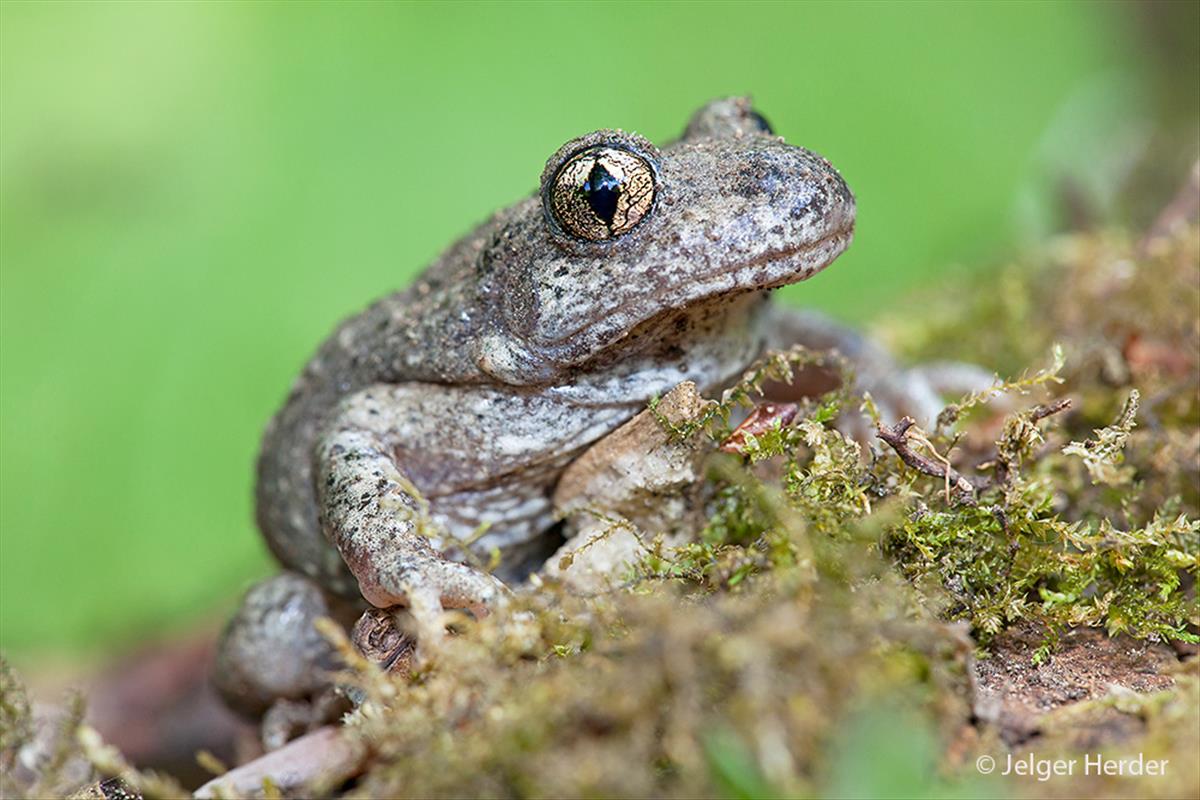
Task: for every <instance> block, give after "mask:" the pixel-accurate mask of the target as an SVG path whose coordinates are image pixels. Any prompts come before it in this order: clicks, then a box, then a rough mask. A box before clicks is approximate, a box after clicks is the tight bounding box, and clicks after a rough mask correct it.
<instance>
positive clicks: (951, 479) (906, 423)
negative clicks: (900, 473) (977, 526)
mask: <svg viewBox="0 0 1200 800" xmlns="http://www.w3.org/2000/svg"><path fill="white" fill-rule="evenodd" d="M915 424H916V420H914V419H913V418H912V417H905V418H904V419H902V420H900V421H899V422H897V423H896V424H895V425H893V426H892V427H890V428H889V427H888V426H886V425H884V424H882V423H880V425H879V430H878V431H877V432H876V435H877V436H878V437H879V438H880V439H883V441H885V442H887V443H888V444H889V445H890V446H891V448H892V449H893V450H895V451H896V455H898V456H900V460H901V461H903V462H904V463H905V464H907V465H908V466H910V467H912V468H913V469H915V470H916V471H917V472H920V473H921V474H923V475H931V476H933V477H935V478H941V479H942V480H944V481H946V492H947V495H949V492H950V490H951V489H954V490H956V491H958V492H959V493H960V494H961V495H963V497H964V498H965V499H966V501H967V502H970V503H973V502H974V501H975V493H976V491H977V488H976V486H975V484H973V483H971V481H970V479H968V478H967V477H966V476H965V475H962V474H961V473H959V472H958V471H957V470H955V469H954V467H952V466H950V462H949V461H947V460H946V459H945V458H943V457H942V456H941V454H939V453H938V452H937V451H936V450H933V449H932V448H933V446H932V445H931V444H930V443H929V441H928V440H927V439H925V438H924V437H923V436H922V437H921V438H920V439H916V438H915V437H914V439H913V440H911V441H910V439H909V433H908V431H909V428H911V427H912V426H913V425H915ZM913 442H916V443H918V444H920V445H922V446H924V447H925V448H927V449H929V450H931V451H932V452H933V454H934V455H935V456H936V457H937V459H938V460H937V461H935V460H933V459H932V458H929V457H927V456H923V455H921V454H920V453H918V452H916V451H915V450H913V449H912V444H913ZM947 499H949V497H947Z"/></svg>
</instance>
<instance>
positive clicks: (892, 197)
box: [0, 2, 1195, 658]
mask: <svg viewBox="0 0 1200 800" xmlns="http://www.w3.org/2000/svg"><path fill="white" fill-rule="evenodd" d="M1179 7H1180V8H1182V9H1183V11H1182V12H1180V11H1179V8H1175V9H1167V11H1164V10H1163V8H1158V7H1143V6H1136V7H1135V6H1132V5H1122V4H1087V3H1063V4H1054V3H1037V4H1032V3H1031V4H1021V3H996V4H986V3H970V4H967V3H963V4H950V3H946V4H939V3H933V4H913V5H906V4H900V3H881V4H872V3H857V4H856V3H845V4H829V5H825V4H819V3H795V4H786V3H767V4H761V5H760V4H752V3H738V4H728V5H726V4H718V3H701V4H684V3H677V4H660V5H653V6H642V5H632V4H619V5H588V4H582V3H580V4H570V5H549V4H547V5H501V4H484V5H466V4H453V5H449V4H448V5H398V4H397V5H388V4H379V3H362V4H340V5H320V4H296V5H285V4H266V3H261V4H246V5H238V4H232V3H226V4H189V3H122V4H104V3H89V4H82V3H81V4H74V3H54V4H23V3H17V2H5V3H3V4H0V178H2V186H0V267H2V285H0V389H2V392H0V424H2V429H0V648H3V649H4V650H6V651H8V652H9V653H11V654H15V655H17V656H18V657H22V658H32V657H35V656H44V655H47V654H51V653H59V654H64V653H67V654H78V653H81V652H95V651H96V650H98V649H100V648H112V647H117V646H122V645H124V644H127V643H128V642H129V641H131V640H133V639H136V638H137V637H139V636H141V635H144V634H145V632H147V631H156V630H162V629H163V628H164V626H182V625H186V624H189V622H190V621H191V620H194V619H195V618H196V617H198V616H201V615H211V614H212V613H213V611H214V609H220V608H221V607H228V606H230V605H231V604H232V603H233V601H234V599H235V598H236V596H237V594H238V592H239V590H240V589H242V588H243V587H245V586H246V585H247V584H248V583H249V582H250V581H251V580H253V579H254V578H256V577H258V576H261V575H264V574H266V573H267V572H268V571H270V570H271V569H272V568H273V567H272V565H271V564H270V562H269V559H268V557H267V555H266V554H265V551H264V549H263V547H262V546H261V545H260V543H259V540H258V538H257V534H256V533H255V530H254V525H253V522H252V509H251V501H250V498H251V481H252V462H253V458H254V454H255V449H256V447H257V442H258V437H259V434H260V431H261V429H262V427H263V425H264V423H265V422H266V420H267V419H268V417H269V416H270V414H271V413H272V411H273V410H274V409H275V407H276V405H277V404H278V403H279V402H280V400H281V399H282V397H283V395H284V393H285V391H286V389H287V387H288V385H289V382H290V381H291V379H292V377H293V376H294V375H295V373H296V372H297V371H298V369H299V368H300V366H301V364H302V363H303V361H304V360H305V358H306V357H307V356H308V355H309V353H310V352H311V351H312V350H313V348H314V347H315V346H316V345H317V343H318V342H319V341H320V339H321V338H322V337H323V336H324V335H325V334H326V333H327V332H328V331H329V329H330V328H331V326H332V325H333V324H334V323H335V322H336V321H337V320H338V319H339V318H341V317H343V316H345V315H347V314H350V313H352V312H354V311H355V310H357V309H359V308H360V307H362V306H363V305H365V304H366V303H367V302H369V301H370V300H372V299H373V298H375V297H376V296H378V295H380V294H382V293H384V292H387V291H388V290H391V289H393V288H396V287H399V286H402V285H404V284H405V283H406V282H407V281H408V280H409V279H410V278H411V277H412V276H413V275H414V274H415V272H416V271H417V270H418V269H420V268H421V267H422V266H423V265H424V264H425V263H426V262H428V261H429V260H430V259H431V258H433V257H434V256H435V255H436V254H437V253H438V252H439V251H440V250H441V249H442V248H444V247H445V246H447V245H448V244H449V243H450V242H451V241H453V240H454V239H455V238H456V237H457V236H459V235H460V234H462V233H464V232H465V231H467V230H468V229H469V228H470V227H471V226H472V225H473V224H475V223H476V222H478V221H479V220H481V219H482V218H483V217H485V216H486V215H487V214H488V213H489V212H491V211H492V210H494V209H496V208H497V207H499V206H502V205H504V204H507V203H509V202H511V201H513V200H515V199H517V198H519V197H520V196H522V195H524V194H526V193H528V192H530V191H532V190H533V189H534V188H535V186H536V182H537V179H538V175H539V173H540V171H541V168H542V165H543V163H544V161H545V159H546V158H547V157H548V156H549V155H550V154H551V153H552V152H554V150H555V149H556V148H557V147H558V146H559V145H560V144H561V143H562V142H563V141H565V140H567V139H569V138H571V137H573V136H576V135H579V134H581V133H584V132H586V131H589V130H592V129H594V128H599V127H618V126H619V127H624V128H627V129H635V130H637V131H639V132H641V133H644V134H646V135H647V136H649V137H650V138H652V139H656V140H661V139H664V138H667V137H671V136H674V135H676V134H677V133H678V132H679V131H680V130H681V128H682V126H683V124H684V122H685V121H686V119H687V117H688V115H689V113H690V112H691V111H692V110H693V109H694V108H695V107H696V106H698V105H699V104H700V103H702V102H704V101H705V100H708V99H709V98H712V97H715V96H719V95H726V94H734V93H747V92H749V93H752V94H753V95H754V97H755V99H756V101H757V103H758V105H759V107H760V109H761V110H762V111H763V113H764V114H765V115H766V116H767V117H768V118H769V119H770V120H771V121H772V123H773V124H774V126H775V129H776V131H777V132H778V133H781V134H783V135H785V136H786V137H787V138H788V139H789V140H790V141H793V142H796V143H801V144H804V145H806V146H809V147H811V148H813V149H815V150H817V151H819V152H821V153H822V154H824V155H825V156H827V157H828V158H830V159H831V160H832V161H833V162H834V163H835V164H836V165H838V167H839V168H840V169H841V170H842V171H843V174H844V175H845V176H846V178H847V180H848V181H849V183H850V185H851V186H852V187H853V189H854V190H855V192H856V193H857V195H858V199H859V225H858V237H857V240H856V242H855V245H854V247H853V248H852V249H851V251H850V253H849V254H848V255H846V256H845V257H844V258H843V259H842V260H841V261H839V263H838V266H837V267H836V268H834V269H832V270H830V271H828V272H826V273H824V274H823V275H822V276H821V277H820V278H818V279H816V280H814V281H812V282H810V283H808V284H804V285H801V286H798V287H792V288H791V289H789V290H786V292H785V296H786V297H787V298H788V299H789V300H791V301H793V302H804V303H809V304H813V305H817V306H820V307H823V308H825V309H827V310H829V311H831V312H833V313H835V314H837V315H840V316H842V317H845V318H848V319H852V320H857V321H864V320H868V319H869V318H871V317H872V316H873V315H875V314H877V313H879V312H881V311H885V310H892V311H894V310H895V309H896V307H897V302H898V301H897V300H896V299H895V298H896V297H897V295H898V294H899V295H900V296H903V294H904V293H906V292H911V291H913V290H914V289H915V288H918V287H921V286H923V285H928V284H929V283H930V282H931V281H934V280H936V279H939V278H945V277H946V276H947V275H948V274H950V273H952V272H954V271H955V270H960V269H970V268H973V267H975V266H976V265H986V264H989V263H993V264H994V263H996V261H997V259H999V258H1002V257H1004V256H1005V255H1006V254H1008V253H1011V252H1014V251H1015V250H1016V249H1018V248H1019V247H1021V246H1022V245H1023V244H1024V243H1028V242H1030V241H1034V240H1036V239H1037V238H1038V237H1039V236H1042V235H1043V234H1045V233H1046V232H1048V231H1050V230H1053V229H1054V228H1055V227H1056V226H1058V225H1059V224H1061V220H1060V219H1059V216H1061V215H1060V214H1059V213H1058V209H1059V208H1060V206H1061V204H1060V203H1059V202H1058V195H1059V194H1060V193H1061V191H1062V187H1063V186H1064V185H1066V184H1065V183H1064V181H1067V178H1070V181H1073V183H1071V185H1073V186H1076V188H1079V187H1082V189H1084V190H1086V192H1085V193H1086V194H1087V196H1088V197H1089V198H1091V200H1090V201H1089V202H1091V203H1092V204H1093V205H1095V206H1097V207H1100V208H1103V207H1104V206H1105V205H1106V204H1111V203H1112V202H1114V199H1119V198H1115V195H1114V192H1113V190H1112V187H1113V186H1116V185H1119V184H1120V180H1121V178H1122V175H1123V174H1124V173H1125V172H1127V171H1128V170H1129V169H1130V162H1131V158H1130V157H1129V155H1128V154H1129V153H1132V152H1140V151H1141V150H1144V149H1145V147H1146V145H1147V142H1153V141H1154V137H1155V136H1156V135H1157V134H1156V133H1155V132H1156V131H1158V130H1159V129H1160V125H1159V123H1160V122H1161V118H1162V117H1163V115H1164V113H1165V112H1164V111H1163V109H1169V108H1175V109H1176V112H1177V113H1178V108H1179V102H1178V97H1176V95H1185V94H1189V93H1192V92H1194V90H1195V83H1194V79H1193V77H1191V76H1192V75H1193V74H1194V73H1195V65H1194V44H1193V40H1194V34H1191V33H1187V32H1186V31H1184V32H1183V33H1182V34H1181V33H1180V26H1181V25H1186V24H1189V22H1190V20H1192V19H1193V18H1194V6H1192V4H1179ZM1180 13H1182V17H1180ZM1172 15H1173V16H1172ZM1163 19H1167V20H1168V21H1167V22H1166V23H1164V22H1163V21H1162V20H1163ZM1179 19H1183V20H1184V22H1183V23H1180V22H1179V21H1178V20H1179ZM1193 30H1194V28H1193ZM1181 35H1182V37H1183V39H1182V40H1180V39H1179V37H1180V36H1181ZM1172 36H1174V37H1175V38H1174V40H1172ZM1189 37H1191V38H1189ZM1172 41H1174V45H1172ZM1180 41H1182V42H1183V45H1182V47H1181V46H1180V45H1179V42H1180ZM1179 53H1183V54H1184V55H1183V57H1184V58H1185V60H1184V61H1183V62H1179V60H1178V59H1179V58H1180V56H1179ZM1187 58H1193V61H1190V62H1189V61H1187V60H1186V59H1187ZM1180 76H1182V77H1180ZM1187 102H1189V103H1194V101H1191V100H1189V101H1187ZM1188 113H1194V112H1190V111H1189V112H1188ZM1184 155H1185V157H1186V156H1190V155H1191V154H1190V153H1187V154H1184Z"/></svg>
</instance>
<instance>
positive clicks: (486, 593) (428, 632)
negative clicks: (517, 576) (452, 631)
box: [359, 555, 508, 654]
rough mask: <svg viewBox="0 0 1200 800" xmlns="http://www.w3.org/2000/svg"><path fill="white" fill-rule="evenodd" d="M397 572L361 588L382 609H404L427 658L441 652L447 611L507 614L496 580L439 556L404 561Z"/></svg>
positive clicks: (383, 573) (386, 572) (505, 591)
mask: <svg viewBox="0 0 1200 800" xmlns="http://www.w3.org/2000/svg"><path fill="white" fill-rule="evenodd" d="M392 564H393V568H392V569H390V570H387V569H385V570H381V571H379V572H378V573H377V577H376V578H375V579H374V582H372V583H371V584H370V585H364V584H363V583H362V580H361V579H360V580H359V586H360V587H361V588H362V590H363V597H366V598H367V600H368V601H369V602H371V604H372V605H375V606H377V607H379V608H386V607H388V606H395V605H404V606H407V608H408V613H409V614H410V615H411V616H412V619H413V622H414V623H415V624H416V634H417V641H418V642H419V643H420V651H421V653H422V654H428V653H430V652H431V651H433V650H435V649H436V648H437V647H438V646H439V645H440V644H441V642H442V639H443V638H444V637H445V632H446V618H445V613H444V612H446V611H449V610H452V609H462V610H465V611H469V612H471V614H473V615H474V616H475V617H477V618H480V617H484V616H486V615H487V614H488V613H490V612H491V611H494V610H497V609H499V608H502V607H503V606H504V604H505V601H506V599H507V596H508V588H507V587H505V585H504V584H503V583H501V582H500V581H499V580H497V579H496V578H494V577H492V576H491V575H489V574H487V573H486V572H480V571H479V570H476V569H473V568H471V567H469V566H467V565H466V564H459V563H458V562H455V561H448V560H446V559H444V558H441V557H440V556H436V555H432V556H431V555H417V556H412V555H400V556H397V557H396V559H395V560H394V561H393V562H392Z"/></svg>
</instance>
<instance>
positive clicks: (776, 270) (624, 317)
mask: <svg viewBox="0 0 1200 800" xmlns="http://www.w3.org/2000/svg"><path fill="white" fill-rule="evenodd" d="M853 239H854V223H853V220H851V221H850V222H849V223H848V224H847V225H846V226H845V227H844V228H841V229H838V230H835V231H834V232H832V233H828V234H826V235H825V236H823V237H821V238H819V239H816V240H814V241H809V242H804V243H803V244H798V245H796V246H794V247H786V248H782V249H778V250H771V251H767V252H764V253H762V254H760V255H757V256H755V257H754V258H752V259H749V260H746V261H741V262H736V263H733V264H730V265H725V266H719V267H717V268H716V269H715V270H711V274H710V275H708V276H707V277H702V278H701V279H699V280H697V281H695V282H693V283H691V284H690V285H689V286H688V287H687V289H686V291H685V292H682V293H681V292H674V293H657V294H656V293H648V294H647V295H646V296H645V297H644V298H642V299H639V300H637V301H635V302H632V303H627V304H625V305H624V306H623V307H619V308H617V309H614V310H613V312H612V313H609V314H607V315H605V316H604V317H603V318H599V317H598V318H592V319H589V320H585V321H584V322H583V324H581V325H579V326H577V327H576V328H575V330H574V331H572V332H571V333H569V334H568V335H566V336H563V337H560V339H559V340H558V341H556V342H552V343H548V346H547V348H546V350H545V352H546V353H547V354H553V355H552V356H551V358H553V360H554V361H555V362H556V363H557V364H558V365H560V366H572V365H575V364H578V363H580V362H582V361H585V360H587V358H588V357H590V356H592V355H595V354H596V353H598V352H600V351H602V350H607V349H609V348H611V347H614V346H617V345H619V343H620V342H621V340H622V339H624V338H625V337H627V336H628V335H629V334H630V333H632V332H633V331H634V330H635V329H637V328H639V327H642V326H645V325H647V324H651V323H652V322H653V320H654V319H655V318H658V317H661V316H664V315H673V314H675V313H676V312H678V311H681V310H686V309H689V308H693V307H698V306H704V305H710V304H712V303H713V302H714V301H715V300H717V298H720V297H729V298H733V297H737V296H740V295H743V294H746V293H748V292H761V291H766V290H769V289H777V288H779V287H781V286H788V285H790V284H793V283H799V282H801V281H805V280H808V279H809V278H811V277H812V276H814V275H816V274H817V273H818V272H821V271H822V270H824V269H825V268H826V267H828V266H829V265H830V264H832V263H833V262H834V261H835V260H836V259H837V257H838V256H840V255H841V254H842V253H843V252H845V251H846V248H848V247H849V246H850V243H851V241H853ZM581 350H585V351H586V353H581Z"/></svg>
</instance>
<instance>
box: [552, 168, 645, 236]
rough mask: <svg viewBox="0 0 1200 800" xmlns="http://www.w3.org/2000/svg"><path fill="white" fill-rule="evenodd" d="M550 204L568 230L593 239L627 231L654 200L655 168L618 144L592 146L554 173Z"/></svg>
mask: <svg viewBox="0 0 1200 800" xmlns="http://www.w3.org/2000/svg"><path fill="white" fill-rule="evenodd" d="M549 195H550V197H549V200H550V209H551V211H552V212H553V213H554V218H555V219H557V220H558V224H559V225H561V226H562V227H563V228H564V229H565V230H566V231H567V232H569V233H571V234H573V235H575V236H578V237H579V238H581V239H587V240H589V241H592V242H602V241H604V240H606V239H614V238H616V237H618V236H621V235H622V234H625V233H628V232H629V231H631V230H632V229H633V227H634V226H635V225H637V224H638V223H639V222H641V221H642V218H643V217H645V216H646V214H647V213H648V212H649V211H650V208H651V207H652V206H653V205H654V170H653V168H651V166H650V164H649V163H648V162H647V161H646V160H645V159H644V158H642V157H641V156H639V155H637V154H635V153H632V152H630V151H628V150H624V149H621V148H618V147H607V146H599V147H589V148H588V149H586V150H582V151H580V152H579V153H576V154H575V155H574V156H572V157H571V158H570V159H568V160H567V162H566V163H565V164H563V165H562V167H560V168H559V170H558V172H557V173H556V174H555V176H554V180H553V182H552V183H551V185H550V192H549Z"/></svg>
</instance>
